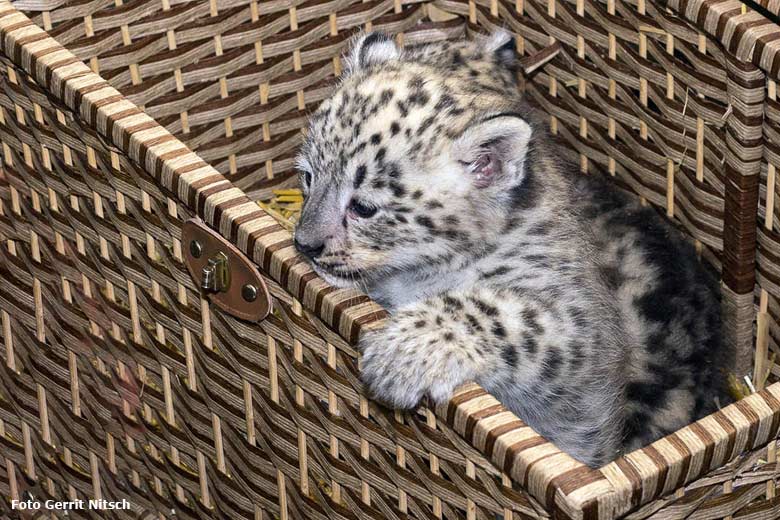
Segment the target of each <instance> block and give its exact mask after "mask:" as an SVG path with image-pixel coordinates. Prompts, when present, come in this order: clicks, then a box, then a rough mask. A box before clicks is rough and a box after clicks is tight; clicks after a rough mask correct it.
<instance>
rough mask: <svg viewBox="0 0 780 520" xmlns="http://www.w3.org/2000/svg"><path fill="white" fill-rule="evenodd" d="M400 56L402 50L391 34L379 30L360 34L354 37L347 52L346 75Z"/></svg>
mask: <svg viewBox="0 0 780 520" xmlns="http://www.w3.org/2000/svg"><path fill="white" fill-rule="evenodd" d="M400 57H401V50H400V49H399V48H398V46H397V45H396V44H395V41H393V39H392V38H391V37H390V36H388V35H386V34H383V33H379V32H370V33H363V34H359V35H358V36H356V37H355V38H354V39H353V41H352V43H351V45H350V50H349V51H348V53H347V63H346V67H345V68H344V75H345V76H349V75H351V74H354V73H355V72H357V71H359V70H363V69H367V68H369V67H371V66H374V65H378V64H380V63H384V62H386V61H390V60H396V59H398V58H400Z"/></svg>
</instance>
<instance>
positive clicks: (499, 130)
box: [452, 114, 532, 188]
mask: <svg viewBox="0 0 780 520" xmlns="http://www.w3.org/2000/svg"><path fill="white" fill-rule="evenodd" d="M531 133H532V132H531V126H530V125H529V124H528V123H527V122H526V121H525V120H524V119H523V118H521V117H520V116H519V115H517V114H497V115H494V116H491V117H488V118H487V119H483V120H482V121H479V122H477V123H474V124H473V125H472V126H470V127H468V128H467V129H466V130H465V131H464V132H463V133H462V134H461V136H460V137H458V139H456V140H455V142H454V143H453V147H452V151H453V154H454V156H455V159H456V160H458V161H460V162H461V163H462V164H465V165H466V170H467V171H468V174H469V175H470V176H471V177H472V178H473V182H474V185H475V186H476V187H478V188H485V187H488V186H492V185H494V184H496V183H501V184H502V185H513V184H515V183H517V182H519V181H521V180H522V179H523V176H524V172H523V165H524V161H525V156H526V154H527V153H528V143H529V141H530V140H531Z"/></svg>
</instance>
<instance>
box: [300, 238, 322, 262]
mask: <svg viewBox="0 0 780 520" xmlns="http://www.w3.org/2000/svg"><path fill="white" fill-rule="evenodd" d="M295 249H297V250H298V252H299V253H301V254H303V255H305V256H308V257H309V258H317V257H318V256H320V255H321V254H322V250H323V249H325V244H324V243H314V244H307V243H303V242H301V241H299V240H298V239H297V238H296V239H295Z"/></svg>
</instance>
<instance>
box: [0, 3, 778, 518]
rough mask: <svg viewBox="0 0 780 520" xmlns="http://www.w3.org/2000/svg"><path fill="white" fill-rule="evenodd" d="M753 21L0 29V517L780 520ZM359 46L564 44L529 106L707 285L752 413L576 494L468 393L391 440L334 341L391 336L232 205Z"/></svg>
mask: <svg viewBox="0 0 780 520" xmlns="http://www.w3.org/2000/svg"><path fill="white" fill-rule="evenodd" d="M762 5H763V7H760V6H758V7H756V6H755V5H754V7H755V8H756V9H759V10H758V11H756V10H754V9H753V8H750V7H746V6H745V5H743V4H741V3H739V2H737V1H730V0H727V1H718V0H687V1H682V0H672V1H669V2H663V1H660V0H659V1H654V0H650V1H648V0H636V2H634V1H633V0H632V1H629V2H615V0H608V1H607V3H602V2H597V1H591V0H587V1H586V0H576V3H575V2H571V1H567V0H564V1H557V2H556V1H555V0H550V1H549V2H542V1H535V0H534V1H532V0H527V1H523V0H517V2H516V3H510V2H508V1H502V2H497V1H496V0H480V1H479V2H474V1H469V0H436V1H434V2H423V1H417V0H394V1H391V0H372V1H368V2H358V1H355V0H309V1H307V2H296V1H289V0H285V1H282V0H271V1H263V2H258V1H256V0H225V1H222V0H220V1H217V0H212V1H211V2H206V1H186V0H177V1H175V2H171V1H170V0H132V1H127V2H126V3H125V2H123V1H122V0H115V1H111V0H79V1H73V2H69V1H66V0H20V1H18V2H16V3H15V6H12V5H11V4H9V3H8V2H7V1H5V0H0V37H1V38H0V60H1V61H2V70H0V76H1V77H0V82H1V85H2V86H1V87H0V107H1V110H0V141H1V142H2V156H3V164H2V177H1V178H0V235H2V238H3V243H2V246H0V269H2V272H1V273H0V317H1V318H2V339H3V345H4V348H2V349H1V350H2V351H3V352H4V360H5V362H4V363H0V457H2V459H3V463H2V468H3V469H2V470H0V492H1V493H2V495H3V500H2V501H0V509H2V511H3V515H4V517H6V518H35V517H38V516H39V515H40V516H42V515H43V514H44V513H45V514H52V515H53V516H55V517H60V516H63V515H64V513H63V512H55V511H46V510H43V509H42V510H40V511H38V512H37V513H38V514H36V512H35V511H21V510H19V509H18V508H17V509H12V501H13V500H25V499H29V498H30V497H32V498H34V499H36V500H38V501H40V502H41V503H43V501H44V500H46V499H49V498H51V499H59V500H79V499H82V500H86V499H105V500H109V501H120V500H127V501H128V503H129V504H130V505H131V509H126V510H94V509H93V510H90V509H88V508H86V507H85V508H83V509H74V510H71V511H69V512H68V517H69V518H144V519H145V518H221V519H239V518H248V519H271V518H279V519H287V518H294V519H298V518H301V519H323V518H343V519H357V518H361V519H369V518H370V519H379V518H391V519H395V518H399V519H400V518H418V519H432V518H448V519H460V518H465V519H469V520H470V519H486V520H493V519H495V518H500V517H501V516H503V518H504V519H506V520H509V519H519V518H529V517H533V518H544V517H555V518H569V517H571V518H578V519H579V518H587V519H612V518H616V517H619V516H623V515H627V517H628V518H637V519H638V518H648V517H653V518H696V519H712V518H732V517H733V518H735V519H736V518H739V519H743V520H748V519H750V520H753V519H756V520H758V519H761V520H763V519H774V518H778V517H780V498H778V497H776V486H777V481H778V478H779V477H780V472H779V471H778V464H777V435H778V429H780V383H775V384H772V385H771V386H770V383H771V381H773V380H776V378H777V376H778V375H780V367H778V365H777V364H775V363H774V362H773V360H774V354H775V353H777V352H778V351H780V349H779V348H778V341H780V328H778V323H780V322H779V321H778V318H780V233H778V231H777V230H778V229H780V208H777V207H776V206H778V205H777V204H776V203H775V200H776V194H777V193H778V189H779V188H778V186H777V183H776V167H777V165H780V145H778V144H777V143H780V104H779V103H778V102H777V99H776V95H777V87H776V83H775V80H777V79H778V77H779V75H780V26H778V25H775V23H774V22H772V21H771V19H770V18H776V17H774V16H773V15H772V13H773V12H777V11H778V9H780V5H779V3H778V2H777V1H775V0H769V1H767V0H762ZM22 11H24V13H26V14H23V13H22ZM28 16H29V18H28ZM361 27H362V28H372V27H373V28H375V29H382V30H385V31H388V32H392V33H396V34H398V38H399V40H400V41H401V42H403V43H406V44H411V43H417V42H424V41H432V40H436V39H441V38H459V37H462V36H464V35H466V34H468V33H471V32H473V31H488V30H492V29H494V28H498V27H506V28H508V29H510V30H511V31H513V32H514V33H516V34H517V35H518V38H517V44H518V49H519V51H520V52H521V53H522V54H524V55H529V54H532V53H534V52H536V51H538V50H540V49H542V48H544V47H546V46H547V45H548V44H550V43H551V42H555V41H557V42H560V44H561V45H562V49H563V50H562V52H561V53H560V54H559V55H558V56H557V57H556V58H555V59H554V60H553V61H551V62H550V63H548V64H547V65H546V66H545V67H544V68H543V70H542V71H541V72H539V73H538V74H537V75H536V76H535V77H534V78H533V80H532V81H528V82H527V84H526V85H525V90H526V93H527V95H528V96H530V97H531V98H532V99H534V100H535V101H536V102H537V103H538V104H539V105H541V106H542V107H543V108H544V109H545V110H546V111H547V112H548V113H549V114H550V119H551V125H552V128H553V130H554V131H555V132H556V133H558V134H559V135H560V136H562V138H563V139H564V140H565V141H566V142H567V143H568V144H569V145H570V150H569V152H570V153H571V154H572V156H573V157H574V158H575V160H578V161H579V163H580V164H581V167H582V169H583V171H595V170H603V171H604V172H605V173H606V174H607V175H612V176H613V177H614V180H615V182H617V183H619V184H620V185H621V186H623V187H625V188H627V189H630V190H632V191H634V192H636V193H638V194H639V195H640V196H641V197H642V198H643V200H644V201H645V202H646V203H648V204H652V205H654V206H657V207H659V208H660V209H661V211H665V212H666V213H667V214H668V215H669V216H670V217H673V218H674V219H675V220H676V221H677V222H678V223H679V224H680V225H681V226H682V227H683V228H684V229H685V230H686V231H687V232H688V233H689V234H690V235H691V236H692V237H693V238H694V239H695V240H696V243H697V245H698V246H699V249H700V250H701V252H702V254H703V255H704V256H705V257H707V258H708V259H709V260H710V261H712V262H713V263H714V264H715V265H717V266H718V268H719V269H721V272H722V275H723V276H722V278H723V291H724V304H725V306H726V307H727V311H728V313H727V316H729V320H728V327H727V333H728V338H729V340H730V341H732V342H734V344H735V345H737V346H738V348H739V351H740V353H741V357H740V365H739V367H738V369H739V370H740V371H741V372H743V373H748V372H750V373H752V374H753V379H754V384H755V385H756V386H757V387H758V390H760V391H758V392H757V393H754V394H752V395H750V396H749V397H746V398H745V399H743V400H742V401H740V402H738V403H736V404H734V405H731V406H729V407H727V408H725V409H723V410H722V411H721V412H718V413H716V414H714V415H713V416H710V417H707V418H705V419H703V420H701V421H699V422H697V423H695V424H692V425H690V426H688V427H686V428H684V429H682V430H680V431H679V432H676V433H675V434H672V435H670V436H669V437H667V438H665V439H662V440H660V441H658V442H656V443H654V444H653V445H651V446H648V447H646V448H644V449H642V450H639V451H637V452H634V453H631V454H629V455H626V456H625V457H623V458H621V459H619V460H617V461H615V462H613V463H610V464H608V465H607V466H605V467H603V468H601V469H599V470H592V469H589V468H587V467H584V466H582V465H581V464H579V463H577V462H576V461H574V460H573V459H571V458H570V457H568V456H567V455H566V454H563V453H561V452H560V451H559V450H558V449H557V448H555V446H553V445H552V444H550V443H548V442H546V441H545V440H544V439H543V438H541V437H539V436H538V435H537V434H536V433H534V432H533V431H532V430H531V429H530V428H528V427H527V426H525V425H524V424H523V423H522V422H521V421H520V420H518V419H517V418H516V417H515V416H513V415H512V414H511V413H510V412H508V411H506V410H505V409H504V408H502V406H501V405H500V404H499V403H498V402H497V401H496V400H495V399H493V398H492V397H491V396H490V395H488V394H487V393H486V392H485V391H484V390H482V389H480V388H479V387H478V386H476V385H469V386H467V387H465V388H463V389H461V390H460V391H459V392H458V394H457V395H456V396H455V397H454V398H453V399H452V401H451V402H450V403H449V404H448V405H447V406H442V407H440V408H439V409H436V410H430V409H425V408H422V409H421V410H419V411H418V412H417V413H415V414H400V413H394V412H392V411H389V410H386V409H384V408H382V407H380V406H378V405H375V404H374V403H371V402H369V401H367V400H366V399H365V397H364V396H362V395H361V393H360V384H359V382H358V379H357V373H358V361H357V353H356V351H355V348H354V343H355V340H356V338H357V337H358V335H359V333H360V331H361V330H365V329H366V328H367V327H377V326H382V320H383V319H384V317H385V314H384V311H383V310H382V309H381V308H379V307H378V306H377V305H376V304H374V303H373V302H371V301H370V300H369V299H368V298H367V297H365V296H363V295H360V294H358V293H356V292H353V291H346V290H335V289H333V288H331V287H328V286H327V285H326V284H325V283H324V282H323V281H321V280H319V279H318V278H317V277H316V276H315V275H314V274H313V273H312V271H311V270H310V269H309V268H308V267H307V265H306V264H305V262H303V261H301V260H300V259H299V258H297V257H296V255H295V252H294V250H293V247H292V246H291V239H290V234H289V231H287V230H286V229H285V228H284V227H282V226H280V225H279V224H278V223H277V221H276V220H275V219H274V218H272V217H271V216H269V214H268V213H266V212H264V211H263V210H262V209H261V208H260V207H259V206H258V205H257V204H256V202H255V201H257V200H266V199H268V198H270V197H271V196H272V195H273V190H275V189H281V188H291V187H294V185H295V182H296V176H295V173H294V171H293V161H292V157H293V156H294V152H295V148H296V146H297V145H298V144H299V143H300V141H301V133H300V129H301V128H302V127H303V126H304V124H305V121H306V114H307V113H308V112H309V111H310V110H311V109H312V108H313V107H315V106H316V105H317V103H318V102H319V101H321V100H322V99H323V98H325V97H327V96H328V95H329V93H330V92H331V91H332V80H333V78H334V77H335V75H337V74H338V72H339V70H340V67H341V63H340V60H339V54H340V53H341V52H342V50H343V46H344V43H345V41H346V40H347V38H348V37H349V36H350V35H351V34H352V33H353V32H354V30H356V29H358V28H361ZM66 49H67V50H66ZM85 63H86V65H85ZM139 107H140V108H139ZM191 150H194V151H195V152H196V153H197V155H196V153H194V152H193V151H191ZM191 218H200V219H202V220H203V221H204V222H205V223H206V224H208V225H209V226H211V227H212V228H213V229H215V230H217V231H218V232H219V233H220V234H221V235H222V236H223V237H224V239H226V240H228V241H230V242H232V243H233V244H235V246H236V247H237V248H238V249H239V250H240V251H241V252H243V253H244V254H245V255H246V256H247V257H248V258H250V259H252V260H253V261H254V262H255V263H256V264H257V266H259V268H260V269H261V272H262V276H263V278H264V280H265V284H266V286H267V288H268V291H269V292H270V294H271V298H272V300H273V309H274V312H273V313H272V314H270V315H269V316H268V317H266V318H265V319H264V320H262V321H260V322H258V323H250V322H247V321H242V320H239V319H236V318H234V317H232V316H231V315H230V314H228V313H226V312H223V311H221V310H219V309H218V308H217V307H216V306H215V305H211V304H210V302H209V299H208V298H205V297H204V296H203V295H202V293H201V292H200V291H199V290H198V286H197V284H196V283H195V282H194V281H193V279H192V278H191V276H190V275H189V273H188V271H187V268H186V267H185V256H186V244H185V247H184V248H183V247H182V240H181V239H182V226H183V224H184V222H185V221H187V220H189V219H191ZM754 323H756V324H757V326H755V329H754ZM753 352H755V355H753ZM764 386H766V388H763V387H764ZM762 388H763V389H762ZM732 515H733V516H732Z"/></svg>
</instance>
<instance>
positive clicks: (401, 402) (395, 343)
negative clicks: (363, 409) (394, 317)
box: [360, 326, 463, 409]
mask: <svg viewBox="0 0 780 520" xmlns="http://www.w3.org/2000/svg"><path fill="white" fill-rule="evenodd" d="M393 329H394V327H392V326H391V327H388V329H386V330H380V331H375V332H370V333H368V334H366V335H365V336H364V337H363V338H362V339H361V341H360V350H361V352H362V353H363V357H362V365H361V371H360V379H361V380H362V381H363V384H364V385H365V387H366V389H367V390H368V393H369V396H370V397H371V398H372V399H375V400H377V401H379V402H382V403H385V404H387V405H388V406H391V407H393V408H399V409H413V408H415V407H416V406H417V405H418V404H419V403H420V401H421V400H422V398H423V397H424V396H425V395H428V396H430V397H431V398H432V399H433V400H434V402H437V403H438V402H442V401H446V400H447V399H449V398H450V396H451V395H452V392H453V390H454V389H455V387H456V386H457V385H458V384H460V383H462V382H463V381H462V377H460V374H454V373H453V372H452V370H451V367H447V366H444V365H443V364H442V359H441V357H440V355H437V353H435V352H433V351H432V348H431V346H430V344H429V340H425V339H424V338H422V337H404V336H403V335H397V334H395V333H394V331H393ZM445 364H446V363H445Z"/></svg>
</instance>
